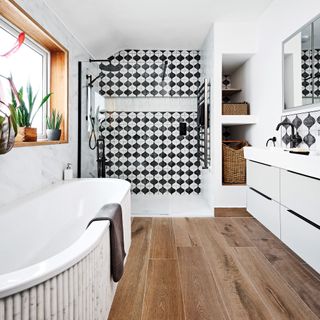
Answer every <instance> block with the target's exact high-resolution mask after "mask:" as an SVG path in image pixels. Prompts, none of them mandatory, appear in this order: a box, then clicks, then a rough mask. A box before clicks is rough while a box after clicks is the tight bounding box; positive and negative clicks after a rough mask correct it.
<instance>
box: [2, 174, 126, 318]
mask: <svg viewBox="0 0 320 320" xmlns="http://www.w3.org/2000/svg"><path fill="white" fill-rule="evenodd" d="M112 202H117V203H120V204H121V206H122V211H123V224H124V238H125V239H124V241H125V250H126V252H127V253H128V250H129V247H130V242H131V218H130V184H129V183H128V182H126V181H124V180H118V179H79V180H78V179H76V180H72V181H70V182H61V183H58V184H56V185H53V186H50V187H48V188H46V189H44V190H42V191H40V192H38V193H35V194H33V195H31V196H29V197H27V198H26V199H23V200H21V201H19V202H17V204H15V205H9V206H5V207H1V208H0V319H1V320H11V319H12V320H47V319H51V320H60V319H61V320H62V319H63V320H69V319H70V320H71V319H72V320H93V319H99V320H100V319H101V320H106V319H107V316H108V313H109V310H110V306H111V303H112V299H113V296H114V293H115V289H116V284H115V283H114V282H113V281H112V277H111V274H110V235H109V222H108V221H96V222H94V223H92V224H91V225H90V227H89V228H88V229H86V226H87V224H88V222H89V221H90V220H91V219H92V218H93V217H94V216H95V215H96V213H97V212H98V211H99V209H100V208H101V207H102V206H103V205H105V204H107V203H112Z"/></svg>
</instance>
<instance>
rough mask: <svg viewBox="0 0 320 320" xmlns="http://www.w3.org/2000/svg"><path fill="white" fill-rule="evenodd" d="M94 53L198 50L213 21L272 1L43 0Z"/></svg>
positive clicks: (249, 14) (250, 12) (248, 17)
mask: <svg viewBox="0 0 320 320" xmlns="http://www.w3.org/2000/svg"><path fill="white" fill-rule="evenodd" d="M45 1H46V3H47V4H48V6H49V7H50V8H51V9H52V10H53V11H54V12H55V13H56V14H57V15H58V17H59V18H60V19H61V20H62V21H63V23H64V24H65V25H66V27H67V28H68V29H69V30H70V31H71V32H72V33H73V34H74V36H75V37H77V38H78V40H80V42H81V43H82V44H83V45H84V46H85V47H86V48H87V49H88V50H89V51H90V53H91V54H92V55H93V56H94V57H95V58H105V57H107V56H109V55H110V54H112V53H114V52H116V51H118V50H121V49H199V48H200V47H201V44H202V42H203V40H204V38H205V36H206V34H207V32H208V30H209V28H210V25H211V23H212V22H214V21H226V20H227V21H252V20H255V19H257V18H258V17H259V16H260V15H261V14H262V12H263V11H264V10H265V9H266V8H267V6H268V5H269V4H270V3H271V2H272V0H241V1H239V0H228V1H226V0H45Z"/></svg>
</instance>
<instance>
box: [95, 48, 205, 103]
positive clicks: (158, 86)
mask: <svg viewBox="0 0 320 320" xmlns="http://www.w3.org/2000/svg"><path fill="white" fill-rule="evenodd" d="M107 60H108V61H107V62H106V63H101V64H100V66H99V67H100V71H101V72H100V74H101V76H102V78H101V80H100V83H99V86H100V94H102V95H105V96H109V97H195V96H196V91H197V89H198V86H199V78H200V54H199V51H197V50H124V51H120V52H118V53H117V54H115V55H113V56H111V57H109V58H108V59H107ZM166 63H167V66H166V67H165V65H166ZM164 71H165V73H164ZM163 75H164V77H163Z"/></svg>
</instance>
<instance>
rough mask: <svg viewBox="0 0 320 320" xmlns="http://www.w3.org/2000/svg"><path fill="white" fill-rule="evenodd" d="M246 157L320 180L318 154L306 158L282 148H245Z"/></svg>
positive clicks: (319, 157)
mask: <svg viewBox="0 0 320 320" xmlns="http://www.w3.org/2000/svg"><path fill="white" fill-rule="evenodd" d="M244 156H245V158H246V159H248V160H253V161H257V162H261V163H265V164H268V165H271V166H273V167H278V168H282V169H286V170H290V171H294V172H297V173H301V174H304V175H307V176H311V177H315V178H318V179H320V156H319V154H317V153H316V152H311V153H310V155H308V156H306V155H300V154H293V153H289V152H288V151H286V150H284V149H281V148H255V147H245V148H244Z"/></svg>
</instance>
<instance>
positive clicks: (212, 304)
mask: <svg viewBox="0 0 320 320" xmlns="http://www.w3.org/2000/svg"><path fill="white" fill-rule="evenodd" d="M178 262H179V270H180V276H181V288H182V295H183V301H184V306H185V319H186V320H195V319H197V320H210V319H215V320H219V319H223V320H225V319H228V316H227V312H226V310H225V306H224V304H223V302H222V299H221V296H220V293H219V292H218V289H217V286H216V283H215V281H214V279H213V276H212V273H211V271H210V268H209V266H208V262H207V261H206V259H205V257H204V253H203V251H202V248H200V247H183V248H182V247H180V248H178Z"/></svg>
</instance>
